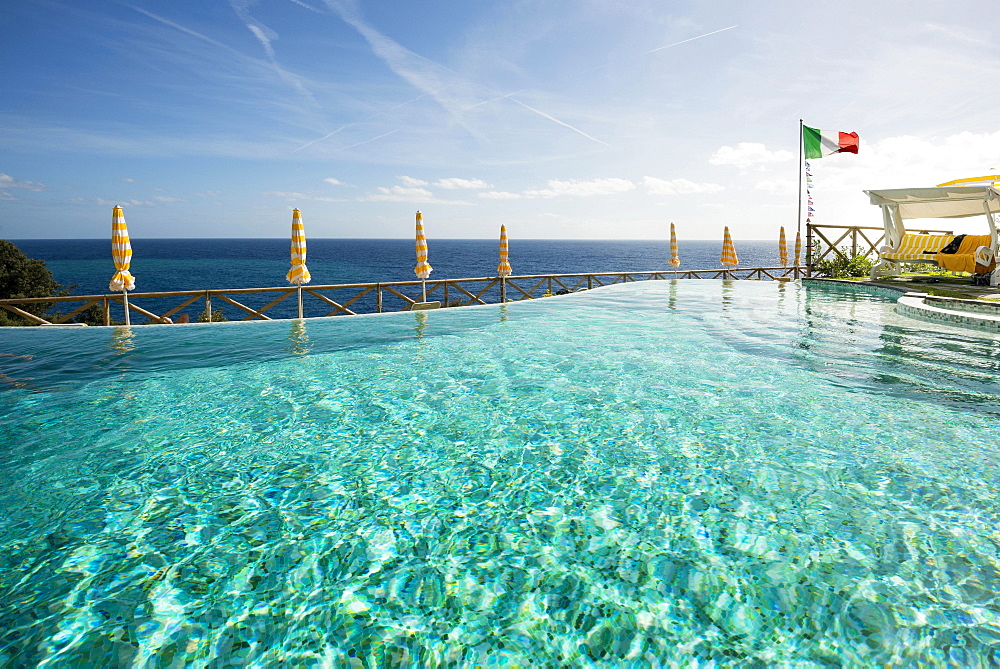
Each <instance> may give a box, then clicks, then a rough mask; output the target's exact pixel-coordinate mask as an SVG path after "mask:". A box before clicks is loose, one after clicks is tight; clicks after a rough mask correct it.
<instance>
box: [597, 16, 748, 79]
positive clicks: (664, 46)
mask: <svg viewBox="0 0 1000 669" xmlns="http://www.w3.org/2000/svg"><path fill="white" fill-rule="evenodd" d="M733 28H739V25H738V24H737V25H734V26H729V27H728V28H719V29H718V30H713V31H712V32H710V33H705V34H704V35H698V36H697V37H689V38H687V39H682V40H681V41H680V42H674V43H673V44H665V45H663V46H658V47H656V48H655V49H650V50H649V51H643V52H642V53H639V54H636V55H635V57H636V58H638V57H639V56H648V55H649V54H651V53H656V52H657V51H663V50H664V49H669V48H670V47H674V46H678V45H680V44H687V43H688V42H693V41H695V40H696V39H701V38H702V37H708V36H709V35H716V34H718V33H721V32H725V31H727V30H732V29H733ZM611 65H612V64H611V63H605V64H604V65H598V66H597V67H592V68H590V69H589V70H583V71H582V72H579V74H586V73H587V72H593V71H594V70H602V69H604V68H605V67H611Z"/></svg>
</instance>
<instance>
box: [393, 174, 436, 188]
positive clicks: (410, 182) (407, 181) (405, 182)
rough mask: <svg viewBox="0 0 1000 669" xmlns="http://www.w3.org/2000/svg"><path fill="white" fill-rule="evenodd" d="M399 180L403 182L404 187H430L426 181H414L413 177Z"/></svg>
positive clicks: (403, 177)
mask: <svg viewBox="0 0 1000 669" xmlns="http://www.w3.org/2000/svg"><path fill="white" fill-rule="evenodd" d="M399 180H400V181H402V182H403V185H404V186H409V187H411V188H419V187H420V186H427V185H429V184H428V183H427V182H426V181H423V180H422V179H414V178H413V177H407V176H402V177H399Z"/></svg>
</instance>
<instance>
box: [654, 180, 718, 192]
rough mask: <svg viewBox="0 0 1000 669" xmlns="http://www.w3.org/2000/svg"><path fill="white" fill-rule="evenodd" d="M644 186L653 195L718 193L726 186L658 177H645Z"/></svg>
mask: <svg viewBox="0 0 1000 669" xmlns="http://www.w3.org/2000/svg"><path fill="white" fill-rule="evenodd" d="M642 184H643V185H644V186H645V187H646V189H647V190H648V191H649V192H650V193H652V194H653V195H691V194H697V193H718V192H719V191H722V190H725V186H721V185H719V184H712V183H696V182H694V181H689V180H687V179H671V180H669V181H667V180H665V179H657V178H656V177H643V178H642Z"/></svg>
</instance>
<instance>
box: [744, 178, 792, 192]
mask: <svg viewBox="0 0 1000 669" xmlns="http://www.w3.org/2000/svg"><path fill="white" fill-rule="evenodd" d="M753 189H754V190H759V191H763V192H765V193H771V194H772V195H794V194H795V193H796V192H797V190H798V189H797V187H796V185H795V181H793V180H792V179H764V180H762V181H758V182H757V183H755V184H754V186H753Z"/></svg>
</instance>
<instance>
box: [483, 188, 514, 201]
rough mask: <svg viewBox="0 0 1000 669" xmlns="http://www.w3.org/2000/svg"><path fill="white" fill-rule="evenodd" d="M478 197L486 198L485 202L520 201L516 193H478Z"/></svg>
mask: <svg viewBox="0 0 1000 669" xmlns="http://www.w3.org/2000/svg"><path fill="white" fill-rule="evenodd" d="M479 197H482V198H486V199H487V200H520V199H521V195H519V194H518V193H508V192H507V191H502V190H491V191H486V192H485V193H479Z"/></svg>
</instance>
